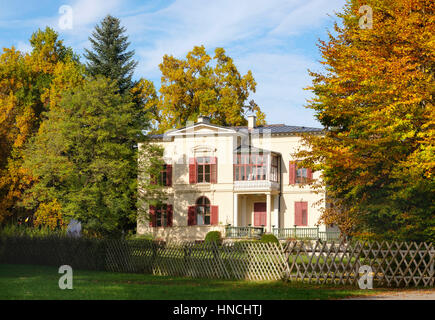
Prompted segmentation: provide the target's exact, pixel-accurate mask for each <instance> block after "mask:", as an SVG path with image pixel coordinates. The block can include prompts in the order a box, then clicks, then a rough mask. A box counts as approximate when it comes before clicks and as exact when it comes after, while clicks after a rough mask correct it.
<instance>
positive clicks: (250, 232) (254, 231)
mask: <svg viewBox="0 0 435 320" xmlns="http://www.w3.org/2000/svg"><path fill="white" fill-rule="evenodd" d="M263 233H264V228H263V227H232V226H227V227H225V237H226V238H234V239H240V238H261V236H262V234H263Z"/></svg>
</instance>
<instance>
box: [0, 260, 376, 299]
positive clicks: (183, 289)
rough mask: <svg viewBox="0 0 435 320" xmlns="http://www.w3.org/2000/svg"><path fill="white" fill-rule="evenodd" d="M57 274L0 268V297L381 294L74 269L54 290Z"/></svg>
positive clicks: (31, 268)
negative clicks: (67, 282) (65, 284)
mask: <svg viewBox="0 0 435 320" xmlns="http://www.w3.org/2000/svg"><path fill="white" fill-rule="evenodd" d="M60 276H62V275H61V274H59V273H58V269H57V268H55V267H47V266H29V265H10V264H9V265H8V264H3V265H0V299H26V300H27V299H62V300H66V299H86V300H91V299H129V300H133V299H157V300H171V299H180V300H181V299H187V300H196V299H201V300H217V299H222V300H232V299H241V300H268V299H273V300H279V299H339V298H344V297H348V296H354V295H366V294H374V293H379V292H381V291H385V289H378V290H370V291H367V290H358V289H356V288H354V287H336V286H330V285H323V286H320V285H308V284H302V283H284V282H281V281H273V282H248V281H228V280H210V279H188V278H177V277H162V276H152V275H144V274H126V273H110V272H97V271H83V270H74V281H73V289H72V290H68V289H66V290H61V289H59V287H58V281H59V277H60Z"/></svg>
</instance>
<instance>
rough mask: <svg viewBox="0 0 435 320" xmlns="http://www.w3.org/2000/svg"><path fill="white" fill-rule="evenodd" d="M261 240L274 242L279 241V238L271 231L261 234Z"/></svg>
mask: <svg viewBox="0 0 435 320" xmlns="http://www.w3.org/2000/svg"><path fill="white" fill-rule="evenodd" d="M260 241H261V242H274V243H279V241H278V238H277V237H275V236H274V235H273V234H271V233H265V234H263V235H262V236H261V239H260Z"/></svg>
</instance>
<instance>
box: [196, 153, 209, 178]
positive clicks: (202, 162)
mask: <svg viewBox="0 0 435 320" xmlns="http://www.w3.org/2000/svg"><path fill="white" fill-rule="evenodd" d="M196 164H197V165H196V168H197V182H198V183H201V182H208V183H210V181H211V180H210V174H211V161H210V157H198V158H196Z"/></svg>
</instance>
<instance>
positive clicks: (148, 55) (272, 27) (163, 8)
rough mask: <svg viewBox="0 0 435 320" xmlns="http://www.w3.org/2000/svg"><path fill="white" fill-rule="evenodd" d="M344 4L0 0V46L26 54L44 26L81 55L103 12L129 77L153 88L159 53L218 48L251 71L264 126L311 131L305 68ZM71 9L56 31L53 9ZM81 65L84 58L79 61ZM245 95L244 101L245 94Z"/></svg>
mask: <svg viewBox="0 0 435 320" xmlns="http://www.w3.org/2000/svg"><path fill="white" fill-rule="evenodd" d="M344 3H345V0H247V1H244V0H208V1H207V0H173V1H162V0H157V1H135V0H123V1H122V0H71V1H68V0H64V1H48V0H38V1H30V0H29V1H27V0H26V1H23V0H21V1H11V0H0V46H1V47H2V48H3V47H11V46H15V47H16V48H18V49H20V50H23V51H28V50H29V48H30V46H29V42H28V39H29V38H30V36H31V34H32V32H34V31H36V30H37V29H38V28H45V26H50V27H52V28H54V29H55V30H56V31H58V32H59V34H60V37H61V38H62V39H64V41H65V44H66V45H67V46H71V47H72V48H73V49H74V50H75V52H77V53H79V54H82V53H83V48H90V44H89V41H88V37H89V35H90V34H91V32H92V29H93V28H94V27H95V25H96V24H97V23H99V21H100V20H101V19H102V18H103V17H104V16H105V15H106V14H111V15H113V16H116V17H118V18H120V19H121V23H122V24H123V25H124V26H125V27H126V29H127V34H128V36H129V41H130V42H131V48H132V49H134V50H135V52H136V55H135V59H136V60H137V61H139V65H138V67H137V69H136V72H135V77H136V78H140V77H144V78H147V79H150V80H152V81H153V82H154V84H155V85H156V87H159V86H160V71H159V69H158V65H159V63H160V62H161V61H162V57H163V55H164V54H170V55H173V56H175V57H179V58H184V57H185V55H186V53H187V52H188V51H190V50H191V49H192V48H193V46H195V45H204V46H205V47H206V49H207V51H208V52H209V54H211V55H213V52H214V49H215V48H216V47H223V48H224V49H225V50H226V53H227V54H228V55H229V56H231V57H232V58H233V59H234V61H235V63H236V65H237V67H238V69H239V71H240V72H241V73H242V74H245V73H246V72H247V71H248V70H251V71H252V73H253V75H254V78H255V80H256V82H257V91H256V93H255V94H253V95H252V98H253V99H254V100H255V101H256V102H257V104H258V105H259V106H260V107H261V108H262V110H263V111H264V112H265V113H266V120H267V122H268V123H285V124H288V125H301V126H315V127H320V124H319V123H318V122H317V120H316V119H315V118H314V116H313V115H314V112H313V111H312V110H310V109H307V108H305V107H304V105H305V104H306V99H308V98H309V97H310V96H311V93H310V92H309V91H307V90H303V88H304V87H306V86H308V85H309V84H310V83H311V79H310V77H309V75H308V73H307V69H311V70H313V71H316V70H317V71H318V70H321V68H322V67H321V65H320V63H319V60H320V58H321V57H320V54H319V51H318V48H317V46H316V43H317V40H318V39H319V38H320V39H325V40H326V38H327V30H331V29H332V27H333V22H334V20H335V19H336V18H334V12H337V11H341V8H342V7H343V6H344ZM62 5H69V6H71V7H72V9H73V28H72V29H70V30H64V29H61V28H60V27H59V19H60V17H61V14H60V13H59V8H60V7H61V6H62ZM82 60H83V58H82ZM250 98H251V97H250Z"/></svg>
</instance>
